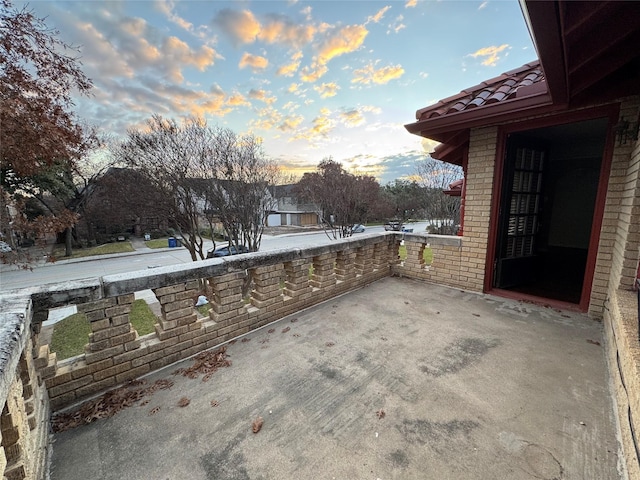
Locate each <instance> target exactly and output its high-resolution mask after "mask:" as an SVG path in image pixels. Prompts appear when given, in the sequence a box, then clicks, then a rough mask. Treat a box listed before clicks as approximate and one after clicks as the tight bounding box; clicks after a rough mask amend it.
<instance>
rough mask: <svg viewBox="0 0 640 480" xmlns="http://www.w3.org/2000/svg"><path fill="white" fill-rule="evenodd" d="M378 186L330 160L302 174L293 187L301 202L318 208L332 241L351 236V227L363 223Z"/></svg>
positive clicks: (370, 208) (376, 193)
mask: <svg viewBox="0 0 640 480" xmlns="http://www.w3.org/2000/svg"><path fill="white" fill-rule="evenodd" d="M379 190H380V185H379V184H378V182H377V181H376V180H375V178H373V177H371V176H367V175H353V174H351V173H348V172H346V171H345V170H344V169H343V168H342V165H340V164H339V163H338V162H336V161H334V160H333V159H332V158H331V157H329V158H326V159H324V160H322V161H321V162H320V163H319V164H318V168H317V171H316V172H311V173H305V174H304V175H303V176H302V179H301V180H300V182H298V185H297V186H296V193H297V195H298V196H300V198H301V199H303V200H306V201H309V202H311V203H313V204H315V205H316V206H317V214H318V216H319V218H320V219H321V221H322V223H323V225H324V226H325V232H326V233H327V235H328V236H329V237H332V238H334V239H336V238H344V237H349V236H351V235H352V229H353V226H354V225H355V224H357V223H364V222H366V220H367V218H368V216H369V214H370V212H371V211H372V209H373V207H374V205H375V204H376V202H377V200H378V193H379Z"/></svg>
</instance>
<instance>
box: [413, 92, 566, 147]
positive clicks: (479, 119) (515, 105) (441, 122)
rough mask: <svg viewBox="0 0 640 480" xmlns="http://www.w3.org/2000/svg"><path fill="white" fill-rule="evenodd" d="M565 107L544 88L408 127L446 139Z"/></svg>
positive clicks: (422, 133) (425, 134) (440, 140)
mask: <svg viewBox="0 0 640 480" xmlns="http://www.w3.org/2000/svg"><path fill="white" fill-rule="evenodd" d="M564 108H566V105H557V104H554V103H553V101H552V100H551V96H550V95H549V94H548V93H546V92H544V93H538V94H536V95H530V96H527V97H520V98H515V99H512V100H506V101H503V102H499V103H494V104H491V105H484V106H480V107H477V108H474V109H473V110H463V111H461V112H457V113H450V114H447V115H443V116H439V117H435V118H427V119H425V120H418V121H417V122H414V123H408V124H406V125H405V126H404V127H405V128H406V129H407V131H408V132H409V133H413V134H415V135H420V136H422V137H426V138H431V139H433V140H437V141H439V142H444V141H446V138H445V137H448V136H450V135H451V134H452V132H455V131H460V130H464V129H468V128H474V127H482V126H488V125H494V124H496V123H500V122H504V121H509V120H517V119H520V118H523V117H528V116H532V115H538V114H543V113H549V112H552V111H556V110H562V109H564Z"/></svg>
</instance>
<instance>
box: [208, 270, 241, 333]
mask: <svg viewBox="0 0 640 480" xmlns="http://www.w3.org/2000/svg"><path fill="white" fill-rule="evenodd" d="M244 282H245V274H244V273H243V272H234V273H228V274H226V275H220V276H218V277H215V278H214V279H213V282H211V283H212V285H211V287H212V289H213V299H212V301H211V310H209V317H210V318H211V320H213V321H214V322H215V323H216V325H215V328H216V329H217V332H218V335H219V341H220V342H224V341H226V340H228V339H229V338H233V337H235V336H238V335H242V334H243V333H247V332H248V331H249V325H248V320H247V319H248V313H247V308H246V306H245V304H244V300H243V296H242V287H243V285H244Z"/></svg>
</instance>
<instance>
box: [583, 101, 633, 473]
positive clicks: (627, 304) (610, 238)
mask: <svg viewBox="0 0 640 480" xmlns="http://www.w3.org/2000/svg"><path fill="white" fill-rule="evenodd" d="M639 109H640V97H633V98H629V99H626V100H625V101H624V102H623V103H622V105H621V109H620V118H622V117H624V118H626V119H633V118H636V117H637V115H638V111H639ZM639 259H640V140H638V141H635V142H634V141H629V142H628V144H627V145H616V146H615V149H614V154H613V162H612V165H611V176H610V179H609V187H608V191H607V200H606V206H605V214H604V220H603V225H602V231H601V235H600V245H599V249H598V258H597V263H596V275H595V278H594V283H593V293H592V296H591V304H590V306H589V307H590V308H589V312H590V313H591V314H592V315H594V316H596V317H602V316H604V324H605V338H606V353H607V359H608V363H609V370H610V372H611V376H612V379H613V385H614V392H615V396H616V405H617V408H618V418H619V423H620V433H621V443H622V447H623V451H624V458H625V460H626V465H627V470H628V474H629V478H640V458H638V455H637V449H638V448H640V341H639V338H640V336H639V332H638V310H637V297H636V294H635V292H632V291H631V289H632V286H633V280H634V278H635V275H636V268H637V265H638V261H639ZM605 307H606V308H605Z"/></svg>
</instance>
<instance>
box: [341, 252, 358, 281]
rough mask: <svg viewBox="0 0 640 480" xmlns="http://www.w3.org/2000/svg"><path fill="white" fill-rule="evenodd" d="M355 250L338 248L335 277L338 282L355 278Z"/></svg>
mask: <svg viewBox="0 0 640 480" xmlns="http://www.w3.org/2000/svg"><path fill="white" fill-rule="evenodd" d="M355 260H356V252H355V251H354V250H350V249H349V250H340V251H339V252H338V255H337V256H336V278H337V279H338V281H339V282H348V281H349V280H352V279H354V278H356V266H355Z"/></svg>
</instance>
